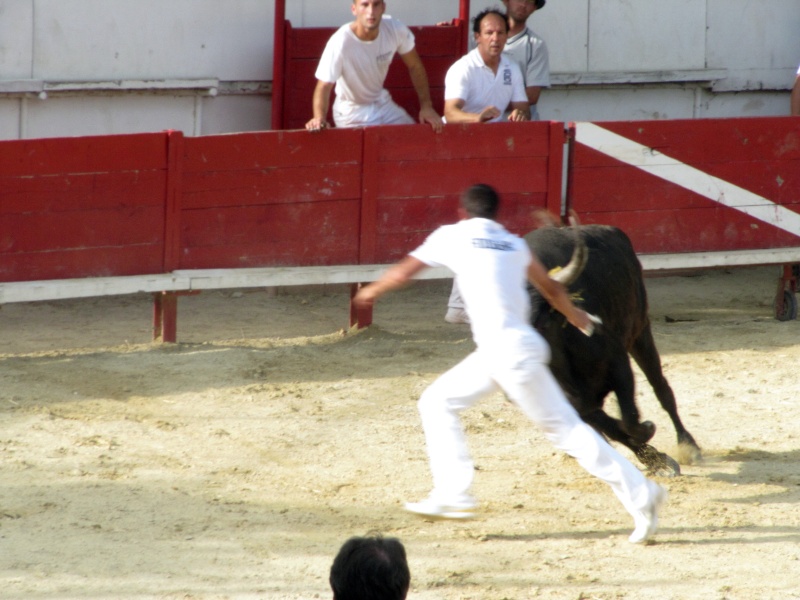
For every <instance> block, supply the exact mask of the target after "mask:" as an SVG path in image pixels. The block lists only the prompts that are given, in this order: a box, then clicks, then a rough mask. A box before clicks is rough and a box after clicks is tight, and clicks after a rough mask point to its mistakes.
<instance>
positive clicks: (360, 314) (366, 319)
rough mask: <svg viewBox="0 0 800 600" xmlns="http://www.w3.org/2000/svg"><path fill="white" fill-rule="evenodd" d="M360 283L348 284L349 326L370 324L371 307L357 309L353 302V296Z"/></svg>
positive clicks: (366, 325) (362, 326) (367, 325)
mask: <svg viewBox="0 0 800 600" xmlns="http://www.w3.org/2000/svg"><path fill="white" fill-rule="evenodd" d="M362 285H363V284H362V283H354V284H352V285H351V286H350V327H354V326H357V327H358V328H359V329H363V328H364V327H369V326H370V325H372V309H371V308H364V309H358V308H356V306H355V304H353V298H354V297H355V295H356V293H357V292H358V290H359V289H361V286H362Z"/></svg>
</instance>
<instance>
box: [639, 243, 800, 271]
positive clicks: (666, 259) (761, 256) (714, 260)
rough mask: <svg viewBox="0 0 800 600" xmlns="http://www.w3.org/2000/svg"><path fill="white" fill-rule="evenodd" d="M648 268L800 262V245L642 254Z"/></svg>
mask: <svg viewBox="0 0 800 600" xmlns="http://www.w3.org/2000/svg"><path fill="white" fill-rule="evenodd" d="M638 257H639V262H641V263H642V268H643V269H644V270H645V271H646V272H652V271H663V270H676V269H712V268H717V267H752V266H758V265H782V264H797V263H800V247H796V246H795V247H791V248H760V249H753V250H739V251H730V252H684V253H680V254H639V255H638Z"/></svg>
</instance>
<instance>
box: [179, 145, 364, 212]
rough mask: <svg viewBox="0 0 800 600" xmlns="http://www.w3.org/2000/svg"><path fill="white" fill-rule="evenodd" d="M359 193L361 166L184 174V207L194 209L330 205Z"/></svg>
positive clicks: (302, 167)
mask: <svg viewBox="0 0 800 600" xmlns="http://www.w3.org/2000/svg"><path fill="white" fill-rule="evenodd" d="M325 133H326V134H327V133H329V132H325ZM360 193H361V168H360V165H358V164H349V163H347V164H342V165H338V164H334V165H330V164H322V165H316V164H313V165H304V166H296V167H295V166H292V167H269V168H264V169H259V170H251V171H204V172H194V173H187V174H186V175H185V177H184V199H183V206H184V208H186V209H195V208H211V207H214V206H219V207H230V206H250V205H263V204H284V203H298V202H330V201H332V200H345V199H352V198H358V197H359V196H360Z"/></svg>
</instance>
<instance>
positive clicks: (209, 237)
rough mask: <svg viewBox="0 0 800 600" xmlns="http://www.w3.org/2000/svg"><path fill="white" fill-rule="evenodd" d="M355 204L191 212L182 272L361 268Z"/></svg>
mask: <svg viewBox="0 0 800 600" xmlns="http://www.w3.org/2000/svg"><path fill="white" fill-rule="evenodd" d="M358 222H359V205H358V202H357V201H356V200H350V201H340V202H327V203H323V202H315V203H307V202H304V203H297V204H278V205H270V206H256V207H234V208H231V209H222V208H217V209H214V210H187V211H185V212H184V214H183V232H182V253H181V268H204V267H220V268H222V267H226V268H227V267H230V268H234V267H244V266H248V267H256V266H275V265H292V264H296V265H298V266H300V265H309V264H335V263H337V262H338V263H343V264H347V263H357V262H358V260H357V257H358Z"/></svg>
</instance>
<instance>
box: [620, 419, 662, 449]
mask: <svg viewBox="0 0 800 600" xmlns="http://www.w3.org/2000/svg"><path fill="white" fill-rule="evenodd" d="M624 427H625V431H626V433H627V434H628V435H629V436H631V438H633V439H634V440H635V441H636V442H637V443H639V444H646V443H647V442H649V441H650V440H651V439H653V436H654V435H655V434H656V424H655V423H653V422H652V421H642V422H641V423H635V424H633V425H625V426H624Z"/></svg>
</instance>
